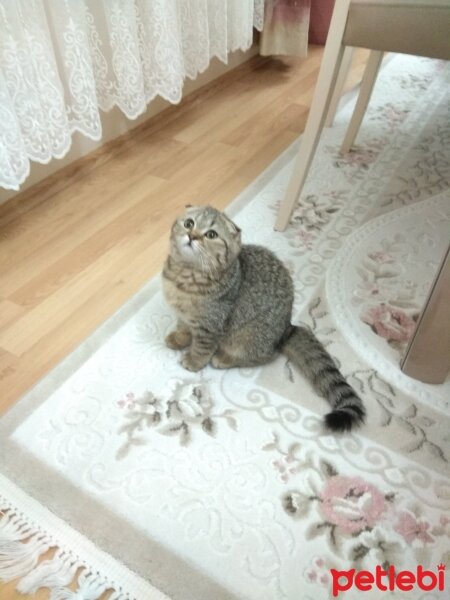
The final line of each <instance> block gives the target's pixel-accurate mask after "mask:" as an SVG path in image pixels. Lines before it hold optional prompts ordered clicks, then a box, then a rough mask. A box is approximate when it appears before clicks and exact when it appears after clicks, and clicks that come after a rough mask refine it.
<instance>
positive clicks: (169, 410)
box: [116, 380, 238, 460]
mask: <svg viewBox="0 0 450 600" xmlns="http://www.w3.org/2000/svg"><path fill="white" fill-rule="evenodd" d="M117 404H118V406H120V407H121V408H123V409H124V411H125V412H124V419H125V420H126V423H124V424H123V425H121V427H120V428H119V430H118V433H119V434H125V436H126V439H125V442H124V443H123V444H122V445H121V447H120V448H119V450H118V451H117V454H116V458H117V459H118V460H120V459H123V458H125V456H127V455H128V454H129V452H130V451H131V449H132V448H133V447H137V446H144V445H146V444H147V441H148V438H147V435H146V434H147V433H148V430H150V429H154V430H155V431H156V432H157V433H159V434H162V435H167V436H174V437H177V438H178V441H179V443H180V445H182V446H185V445H187V444H188V443H189V442H190V441H191V440H192V431H193V429H194V428H197V429H200V430H202V431H203V432H204V433H206V434H207V435H210V436H215V435H216V433H217V420H218V419H224V420H225V422H226V423H227V425H228V427H230V428H231V429H233V430H235V431H237V427H238V425H237V421H236V418H235V417H234V411H233V410H231V409H226V410H224V411H222V412H221V413H213V412H212V411H213V408H214V401H213V399H212V397H211V395H210V393H209V390H208V386H207V384H206V383H205V382H200V383H195V382H192V381H191V380H181V381H179V382H178V383H177V384H176V385H175V389H174V390H173V392H172V394H171V396H170V398H169V399H167V400H162V399H160V398H157V397H156V396H155V395H154V394H153V393H152V392H151V391H146V392H144V393H143V394H142V395H141V396H139V397H137V398H136V397H135V396H134V394H133V393H131V392H130V393H128V394H126V396H125V398H124V399H121V400H119V401H118V402H117Z"/></svg>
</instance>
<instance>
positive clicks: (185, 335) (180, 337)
mask: <svg viewBox="0 0 450 600" xmlns="http://www.w3.org/2000/svg"><path fill="white" fill-rule="evenodd" d="M165 342H166V346H167V347H168V348H171V350H183V348H187V346H189V344H190V343H191V334H190V333H189V332H188V331H180V330H178V329H177V330H176V331H172V333H169V335H168V336H166V339H165Z"/></svg>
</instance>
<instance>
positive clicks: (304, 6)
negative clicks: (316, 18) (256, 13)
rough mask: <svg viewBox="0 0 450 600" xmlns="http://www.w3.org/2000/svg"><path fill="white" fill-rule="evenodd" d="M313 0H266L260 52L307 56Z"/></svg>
mask: <svg viewBox="0 0 450 600" xmlns="http://www.w3.org/2000/svg"><path fill="white" fill-rule="evenodd" d="M310 8H311V0H266V1H265V5H264V27H263V31H262V34H261V43H260V54H262V55H263V56H270V55H290V56H300V57H304V56H306V54H307V52H308V30H309V15H310Z"/></svg>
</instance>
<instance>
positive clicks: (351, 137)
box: [341, 50, 383, 154]
mask: <svg viewBox="0 0 450 600" xmlns="http://www.w3.org/2000/svg"><path fill="white" fill-rule="evenodd" d="M382 60H383V52H380V51H379V50H372V51H371V52H370V55H369V60H368V61H367V65H366V68H365V71H364V75H363V78H362V81H361V89H360V90H359V95H358V100H357V102H356V106H355V109H354V111H353V115H352V118H351V120H350V124H349V126H348V128H347V133H346V134H345V138H344V141H343V142H342V146H341V153H342V154H346V153H347V152H350V149H351V147H352V146H353V143H354V141H355V138H356V136H357V135H358V131H359V128H360V126H361V123H362V120H363V118H364V114H365V112H366V109H367V105H368V104H369V100H370V96H371V95H372V91H373V87H374V85H375V81H376V79H377V75H378V71H379V69H380V65H381V61H382Z"/></svg>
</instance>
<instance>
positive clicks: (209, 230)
mask: <svg viewBox="0 0 450 600" xmlns="http://www.w3.org/2000/svg"><path fill="white" fill-rule="evenodd" d="M240 233H241V232H240V229H239V228H238V227H237V226H236V225H235V224H234V223H233V222H232V221H231V220H230V219H229V218H228V217H227V216H225V215H224V214H223V213H221V212H219V211H218V210H216V209H215V208H212V207H211V206H192V207H189V208H186V212H185V214H184V215H182V216H180V218H178V219H177V220H176V221H175V223H174V224H173V226H172V233H171V237H170V239H171V254H172V256H173V257H174V258H178V259H180V260H181V261H183V262H185V263H188V264H192V266H194V267H196V268H198V269H202V270H204V271H211V270H212V269H215V270H216V271H219V272H220V271H223V270H224V269H226V268H227V267H228V266H229V265H230V264H231V263H232V262H234V260H235V259H236V257H237V255H238V254H239V252H240V249H241V235H240Z"/></svg>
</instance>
